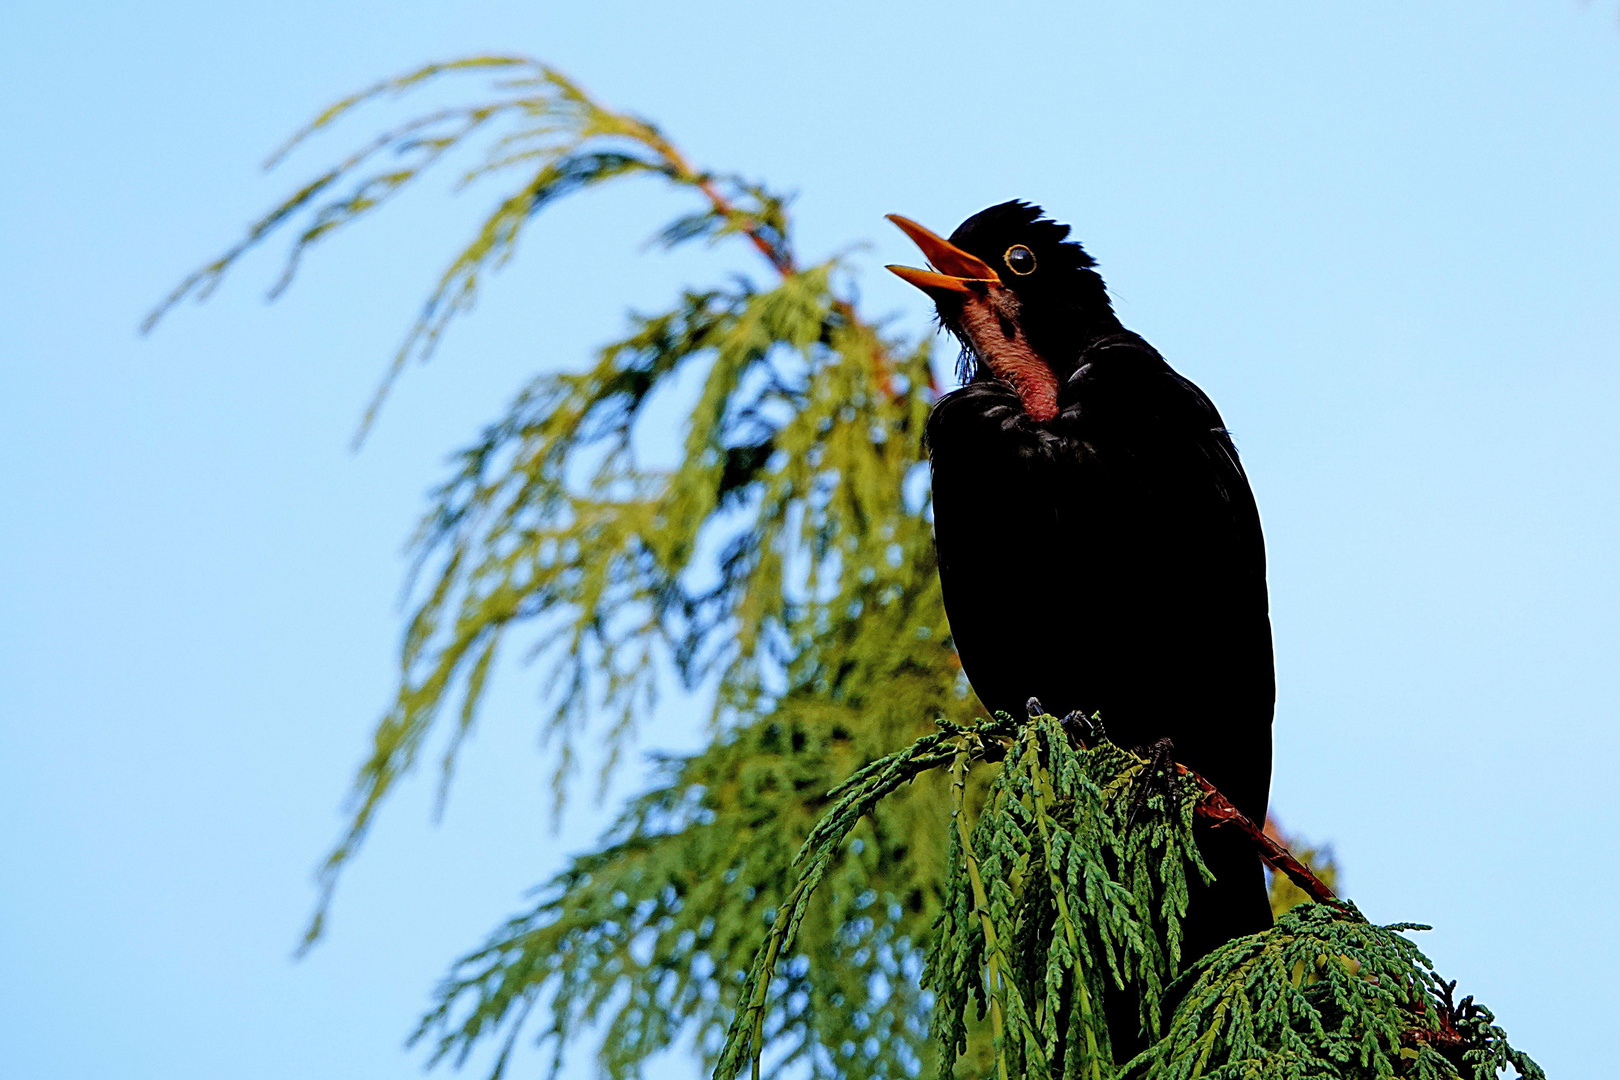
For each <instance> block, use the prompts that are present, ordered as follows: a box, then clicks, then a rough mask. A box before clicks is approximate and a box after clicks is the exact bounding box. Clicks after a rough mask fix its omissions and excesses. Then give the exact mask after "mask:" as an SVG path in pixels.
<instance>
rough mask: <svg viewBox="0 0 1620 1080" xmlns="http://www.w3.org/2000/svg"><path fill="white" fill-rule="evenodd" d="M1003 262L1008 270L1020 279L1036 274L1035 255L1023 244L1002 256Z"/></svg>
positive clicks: (1014, 246)
mask: <svg viewBox="0 0 1620 1080" xmlns="http://www.w3.org/2000/svg"><path fill="white" fill-rule="evenodd" d="M1001 261H1002V262H1004V263H1006V264H1007V269H1009V270H1011V271H1012V272H1013V273H1015V274H1017V275H1018V276H1019V277H1028V276H1029V275H1030V274H1033V273H1034V272H1035V253H1034V252H1033V251H1031V250H1029V248H1027V247H1025V246H1024V245H1023V244H1014V245H1013V246H1012V247H1010V248H1008V249H1007V250H1006V251H1005V252H1004V253H1003V254H1002V256H1001Z"/></svg>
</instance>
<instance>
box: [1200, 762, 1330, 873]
mask: <svg viewBox="0 0 1620 1080" xmlns="http://www.w3.org/2000/svg"><path fill="white" fill-rule="evenodd" d="M1176 769H1177V770H1178V771H1179V772H1180V773H1181V775H1182V776H1185V777H1187V778H1189V779H1191V780H1192V782H1193V783H1195V784H1197V785H1198V791H1199V798H1198V807H1197V809H1196V810H1195V811H1194V812H1195V813H1196V814H1197V815H1198V816H1199V817H1201V818H1204V819H1205V820H1207V821H1211V822H1213V823H1214V824H1215V825H1216V826H1217V827H1218V826H1222V825H1232V826H1235V827H1236V828H1237V829H1238V831H1239V832H1241V833H1243V834H1244V835H1245V836H1247V837H1248V838H1249V839H1250V841H1252V842H1253V844H1254V846H1255V847H1256V848H1258V849H1259V850H1260V857H1261V858H1262V859H1264V860H1265V861H1266V864H1267V865H1268V866H1270V867H1271V868H1272V869H1273V870H1275V871H1277V872H1278V873H1279V874H1285V875H1287V877H1288V880H1290V881H1292V882H1293V883H1294V884H1295V885H1298V886H1299V887H1300V888H1301V889H1304V890H1305V892H1306V893H1307V894H1308V895H1309V896H1310V898H1311V899H1312V900H1315V901H1316V902H1317V903H1320V904H1337V903H1338V902H1339V898H1338V896H1336V895H1335V894H1334V892H1333V890H1332V889H1330V888H1328V887H1327V885H1326V884H1324V883H1323V881H1322V879H1321V878H1319V877H1317V876H1316V875H1315V874H1313V873H1311V871H1310V868H1309V867H1308V866H1306V865H1305V864H1304V863H1302V862H1300V861H1299V860H1298V859H1296V858H1294V856H1293V853H1292V852H1290V851H1289V850H1288V849H1287V848H1286V847H1284V846H1283V845H1282V844H1279V843H1278V842H1277V841H1276V840H1273V839H1272V838H1271V837H1269V836H1267V835H1266V832H1265V830H1264V829H1262V828H1261V827H1259V826H1258V825H1256V824H1255V823H1254V822H1253V821H1251V820H1250V819H1249V817H1248V815H1247V814H1245V813H1243V811H1241V810H1239V809H1238V808H1237V807H1236V806H1234V805H1232V800H1230V799H1228V798H1227V797H1226V796H1225V795H1222V794H1221V793H1220V791H1219V789H1217V788H1216V787H1215V785H1214V784H1212V783H1210V782H1209V781H1208V780H1205V779H1204V778H1203V777H1202V776H1199V775H1198V774H1197V773H1196V772H1194V771H1193V770H1191V769H1189V768H1187V766H1185V765H1181V764H1179V763H1178V764H1177V765H1176Z"/></svg>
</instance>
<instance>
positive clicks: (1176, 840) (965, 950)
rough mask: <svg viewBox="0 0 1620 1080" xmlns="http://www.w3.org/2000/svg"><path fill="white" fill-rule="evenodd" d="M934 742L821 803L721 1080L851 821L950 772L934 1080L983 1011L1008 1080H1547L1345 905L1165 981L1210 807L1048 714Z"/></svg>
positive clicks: (936, 953) (727, 1077)
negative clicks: (975, 809)
mask: <svg viewBox="0 0 1620 1080" xmlns="http://www.w3.org/2000/svg"><path fill="white" fill-rule="evenodd" d="M941 727H942V730H941V732H939V733H937V734H933V735H928V736H925V737H923V738H922V739H919V740H918V741H917V742H916V743H914V744H913V745H912V746H911V747H910V748H908V749H906V750H904V751H901V752H899V753H896V754H892V755H889V756H888V757H885V758H883V759H880V760H878V761H876V762H874V763H872V764H870V765H867V766H866V767H864V768H863V769H861V770H860V771H859V772H858V773H857V774H856V775H855V776H854V777H853V778H852V779H851V780H850V781H849V782H848V784H846V785H845V786H844V787H842V788H840V789H839V790H838V791H837V792H834V796H835V797H837V796H841V797H838V798H837V801H836V802H835V803H834V805H833V806H832V808H831V809H830V810H829V811H828V812H827V813H826V815H825V816H824V817H823V819H822V821H821V822H820V823H818V825H817V826H816V827H815V828H814V829H812V830H811V832H810V834H809V836H808V838H807V839H806V841H805V844H804V846H803V848H802V849H801V850H800V853H799V856H798V859H797V862H798V864H799V865H800V866H801V868H802V869H801V872H800V876H799V880H798V883H797V884H796V885H795V886H794V888H793V891H792V893H791V894H790V897H789V900H788V902H787V903H786V904H784V905H783V906H782V907H781V908H779V909H778V911H777V915H776V919H775V922H774V924H773V926H772V928H771V931H770V933H769V934H768V935H767V936H766V939H765V943H764V944H763V946H762V947H761V948H760V950H759V952H758V953H757V954H756V957H755V960H754V963H753V966H752V967H751V969H750V971H749V974H748V977H747V979H746V980H745V981H744V984H743V990H742V994H741V996H742V997H743V998H744V999H745V1000H746V1002H747V1004H746V1006H745V1007H743V1008H741V1009H739V1011H738V1012H737V1013H736V1015H735V1018H734V1019H733V1021H732V1023H731V1026H730V1029H729V1031H728V1032H727V1037H726V1044H725V1048H724V1050H723V1051H722V1053H721V1054H720V1057H719V1061H718V1064H717V1066H716V1069H715V1078H716V1080H734V1078H735V1077H736V1076H737V1075H738V1074H739V1073H740V1072H741V1070H742V1068H743V1067H744V1065H745V1064H746V1063H747V1062H748V1061H749V1060H750V1059H752V1060H753V1061H754V1069H755V1075H756V1076H757V1075H758V1069H759V1047H760V1045H761V1043H762V1041H763V1040H762V1039H761V1036H760V1032H761V1030H762V1021H763V1016H764V1014H765V1012H766V1011H767V1009H768V1008H769V1007H770V1002H771V998H770V995H769V989H770V986H771V980H772V975H773V973H774V972H775V970H776V969H777V966H778V963H779V960H780V958H781V956H782V955H783V954H784V952H785V951H786V950H787V949H789V948H791V946H792V945H793V942H794V939H795V932H796V929H797V926H798V923H799V920H800V919H801V918H802V917H803V913H804V912H805V911H806V910H808V909H809V907H810V903H811V894H812V893H813V892H814V890H815V888H816V886H817V885H818V884H819V882H820V880H821V876H822V874H823V872H824V868H825V867H826V866H827V865H828V864H829V863H830V862H831V861H832V860H833V859H834V858H835V857H836V856H837V853H838V849H839V846H840V845H841V843H842V842H843V840H844V838H845V837H846V836H847V835H848V833H849V832H850V830H851V828H852V827H853V825H854V823H855V821H856V820H858V818H859V816H860V815H861V814H863V813H870V812H872V811H873V810H875V809H876V808H877V807H878V806H879V805H880V803H881V799H882V798H883V796H884V795H885V794H887V793H888V792H890V791H892V790H894V789H895V788H897V787H898V786H899V785H900V784H901V783H905V782H909V781H911V780H914V779H915V778H916V777H917V776H919V775H920V774H921V773H922V772H923V771H925V770H926V769H929V768H934V769H938V768H941V767H943V765H944V762H945V760H946V759H947V758H949V760H950V763H951V764H950V775H951V779H952V790H953V798H952V804H951V808H950V817H949V822H948V828H949V830H950V840H949V848H948V858H949V860H950V865H949V869H948V871H947V876H946V878H945V887H944V895H943V896H942V898H941V904H940V913H939V916H938V918H937V921H936V925H935V932H934V934H933V935H932V936H931V938H930V941H929V945H928V950H927V951H928V960H927V968H926V972H925V975H924V985H926V986H928V987H929V988H930V989H932V991H933V992H934V995H935V1008H934V1016H933V1029H934V1032H933V1033H934V1036H935V1039H936V1041H937V1043H938V1057H939V1059H938V1069H937V1075H939V1076H940V1077H941V1078H949V1077H951V1076H953V1075H955V1066H956V1059H957V1057H958V1055H959V1053H960V1052H961V1050H962V1049H963V1048H964V1043H965V1038H966V1032H967V1029H966V1026H965V1023H964V1020H965V1015H964V1014H965V1012H966V1010H967V1007H968V1004H969V1002H970V1001H977V1002H978V1003H979V1006H980V1009H981V1011H983V1012H987V1013H988V1014H989V1018H990V1024H991V1030H992V1034H993V1053H994V1067H995V1072H996V1075H997V1076H998V1077H999V1078H1001V1080H1010V1078H1012V1077H1036V1078H1045V1080H1059V1078H1065V1077H1067V1078H1081V1077H1085V1078H1090V1080H1108V1078H1113V1077H1119V1076H1130V1077H1135V1078H1141V1080H1200V1078H1203V1077H1209V1078H1212V1080H1237V1078H1240V1077H1243V1078H1247V1077H1263V1078H1268V1080H1269V1078H1276V1080H1305V1078H1307V1077H1324V1078H1325V1077H1332V1078H1343V1080H1362V1078H1367V1080H1372V1078H1385V1077H1396V1076H1410V1077H1414V1078H1418V1080H1450V1078H1453V1077H1461V1078H1464V1080H1494V1078H1495V1076H1496V1075H1497V1072H1498V1071H1499V1070H1501V1069H1505V1068H1508V1067H1512V1068H1513V1069H1515V1070H1517V1072H1518V1074H1519V1075H1520V1077H1522V1078H1523V1080H1542V1074H1541V1071H1540V1069H1539V1068H1538V1067H1537V1066H1536V1064H1535V1063H1534V1062H1533V1061H1531V1060H1530V1059H1529V1058H1528V1057H1527V1056H1526V1055H1524V1054H1523V1053H1522V1052H1520V1051H1518V1050H1516V1049H1514V1048H1513V1047H1512V1046H1511V1045H1510V1044H1509V1043H1508V1042H1507V1038H1506V1036H1505V1034H1504V1033H1503V1032H1502V1030H1501V1028H1499V1027H1497V1026H1495V1024H1494V1023H1493V1020H1494V1018H1493V1017H1492V1016H1491V1014H1490V1012H1489V1011H1488V1010H1486V1009H1484V1008H1483V1007H1482V1006H1478V1005H1476V1004H1474V1003H1473V1001H1472V999H1465V1000H1464V1002H1463V1003H1461V1004H1460V1005H1457V1004H1454V1003H1453V1001H1452V993H1453V991H1454V988H1455V984H1447V983H1445V982H1442V981H1441V980H1440V979H1439V977H1438V976H1437V975H1435V974H1434V972H1433V970H1432V966H1431V965H1430V963H1429V961H1428V960H1427V958H1425V957H1424V956H1423V954H1422V953H1421V952H1420V951H1418V949H1417V947H1416V946H1415V945H1414V944H1412V942H1410V941H1409V940H1407V939H1406V938H1404V937H1402V936H1401V933H1400V932H1401V931H1403V930H1410V929H1421V927H1414V926H1410V925H1398V926H1390V927H1376V926H1373V925H1371V924H1370V923H1368V922H1367V921H1366V920H1365V919H1364V918H1363V917H1362V916H1361V914H1360V912H1358V911H1357V910H1356V909H1355V908H1354V906H1353V905H1350V904H1342V903H1338V902H1333V903H1305V904H1301V905H1298V906H1296V907H1295V908H1293V909H1292V910H1290V911H1289V912H1288V913H1287V914H1286V915H1285V916H1284V917H1283V918H1282V919H1281V920H1279V922H1278V923H1277V925H1276V926H1275V927H1273V928H1272V929H1270V930H1268V931H1265V932H1263V933H1259V934H1252V935H1249V936H1248V937H1244V938H1239V939H1237V940H1235V941H1233V942H1230V943H1228V944H1227V945H1226V946H1224V947H1222V948H1221V949H1218V950H1216V951H1215V952H1214V953H1212V954H1210V955H1209V956H1207V957H1205V958H1204V959H1202V960H1200V961H1199V962H1198V964H1197V965H1195V966H1194V968H1193V969H1192V970H1191V971H1189V972H1186V973H1179V972H1178V967H1179V945H1178V942H1179V935H1180V922H1181V919H1182V917H1183V915H1184V914H1185V912H1186V904H1187V875H1188V874H1200V875H1207V873H1208V871H1207V870H1206V869H1204V867H1203V864H1202V862H1201V860H1200V858H1199V855H1198V850H1197V845H1196V841H1195V839H1194V834H1193V831H1192V823H1193V817H1194V814H1195V812H1197V810H1198V808H1199V804H1200V802H1201V801H1207V800H1209V799H1210V798H1212V797H1215V796H1214V794H1213V792H1212V789H1208V788H1207V786H1205V785H1202V784H1177V783H1174V782H1170V783H1166V782H1165V781H1166V780H1172V781H1173V776H1174V774H1175V772H1176V771H1177V770H1174V769H1170V770H1165V771H1166V772H1168V773H1169V774H1170V775H1163V776H1156V775H1154V774H1155V772H1156V771H1160V770H1161V766H1158V765H1156V764H1155V763H1154V762H1152V761H1150V760H1148V759H1146V758H1143V757H1140V756H1138V755H1136V754H1134V753H1130V752H1126V751H1123V750H1121V749H1120V748H1118V747H1115V746H1113V745H1112V744H1110V743H1108V742H1107V741H1106V740H1102V741H1099V742H1098V743H1097V744H1096V745H1095V746H1092V747H1089V748H1088V747H1085V746H1083V745H1081V744H1080V743H1079V742H1077V741H1076V739H1075V737H1074V734H1073V733H1072V732H1071V731H1069V730H1067V729H1066V727H1065V725H1063V724H1061V723H1059V722H1058V721H1057V720H1056V719H1055V718H1053V717H1051V716H1045V715H1038V716H1033V717H1031V718H1030V720H1029V722H1028V723H1027V724H1022V725H1014V724H1012V723H1011V722H1010V721H1008V720H1006V719H1005V718H1003V719H999V720H996V721H993V722H989V723H981V724H978V725H973V726H965V727H964V726H960V725H956V724H950V723H945V724H942V725H941ZM987 758H998V759H1001V761H1002V764H1001V766H1000V768H999V771H998V772H997V774H996V776H995V777H994V779H993V780H992V781H991V782H990V785H989V789H988V793H987V794H986V797H985V802H984V805H983V808H982V811H981V812H980V814H979V818H978V822H977V824H976V825H974V826H973V828H972V829H971V831H969V829H968V827H967V825H966V823H965V818H964V811H965V807H964V801H963V794H962V793H963V791H964V789H965V779H966V775H967V772H968V769H969V765H970V763H971V762H972V761H973V760H975V759H978V760H984V759H987ZM936 816H941V817H943V814H939V813H937V812H936ZM1256 834H1258V829H1257V828H1256ZM1120 999H1123V1000H1124V1001H1126V1002H1127V1004H1132V1003H1134V1005H1135V1006H1136V1007H1137V1009H1138V1010H1139V1014H1140V1018H1141V1022H1142V1027H1143V1030H1144V1031H1145V1032H1146V1033H1147V1034H1148V1035H1149V1036H1150V1037H1153V1038H1154V1040H1155V1041H1154V1042H1153V1043H1152V1045H1151V1046H1150V1047H1149V1048H1148V1049H1147V1050H1145V1051H1143V1052H1142V1053H1141V1054H1139V1055H1137V1056H1136V1057H1135V1058H1133V1059H1132V1060H1131V1061H1128V1062H1122V1061H1118V1060H1116V1058H1115V1057H1114V1054H1113V1051H1112V1048H1111V1047H1110V1045H1109V1029H1108V1025H1107V1023H1106V1022H1105V1019H1104V1011H1103V1010H1104V1008H1105V1004H1106V1003H1108V1002H1111V1001H1116V1000H1120ZM1172 1008H1173V1009H1174V1013H1173V1015H1172V1016H1171V1017H1170V1018H1169V1021H1168V1024H1165V1023H1164V1019H1165V1015H1164V1014H1165V1013H1166V1012H1167V1011H1169V1010H1170V1009H1172ZM1161 1033H1162V1034H1161Z"/></svg>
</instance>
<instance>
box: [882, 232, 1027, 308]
mask: <svg viewBox="0 0 1620 1080" xmlns="http://www.w3.org/2000/svg"><path fill="white" fill-rule="evenodd" d="M888 218H889V220H890V221H892V222H894V223H895V224H896V225H898V226H900V231H901V232H903V233H905V234H906V235H907V236H909V237H911V239H912V241H913V242H914V243H916V245H917V246H918V247H920V248H922V253H923V254H924V255H925V256H927V257H928V261H929V262H930V263H932V264H933V266H934V269H933V270H918V269H916V268H915V267H911V266H890V267H889V268H888V269H889V270H891V271H893V272H894V273H895V274H896V275H898V276H899V277H900V278H901V280H903V281H909V282H910V283H911V284H913V285H915V286H917V288H919V289H921V290H923V291H924V292H926V293H928V294H929V295H930V296H932V297H934V298H935V299H936V300H939V299H944V298H945V297H946V296H949V295H951V294H953V293H972V292H974V291H976V289H975V287H976V286H977V287H978V288H981V289H982V288H983V287H984V286H985V285H990V284H996V285H999V284H1000V283H1001V279H1000V278H999V277H997V276H996V272H995V271H994V270H992V269H991V268H990V264H989V263H987V262H985V261H984V260H983V259H981V258H979V257H978V256H977V255H969V254H968V253H967V252H965V251H963V250H962V249H961V248H959V247H957V246H956V245H955V244H953V243H951V242H950V241H949V240H946V239H945V238H944V237H942V236H937V235H935V234H934V233H931V232H929V231H928V230H927V229H925V228H923V227H922V226H921V225H919V224H917V223H916V222H915V221H912V220H911V219H910V218H904V217H901V216H900V215H899V214H890V215H888Z"/></svg>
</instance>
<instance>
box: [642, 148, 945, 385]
mask: <svg viewBox="0 0 1620 1080" xmlns="http://www.w3.org/2000/svg"><path fill="white" fill-rule="evenodd" d="M664 153H665V154H666V155H667V156H668V158H669V161H670V164H671V165H673V166H674V168H675V171H676V172H677V173H678V174H679V175H681V176H683V177H686V178H689V179H690V181H691V183H692V184H693V185H695V186H696V187H697V189H698V190H699V191H701V192H702V193H703V196H704V198H706V199H708V200H709V205H710V206H712V207H713V208H714V212H715V213H716V214H718V215H720V216H721V217H723V218H727V219H732V218H735V217H738V216H740V215H738V213H737V208H736V207H735V206H733V205H732V204H731V200H730V199H728V198H726V196H725V194H724V193H723V192H721V190H720V189H719V188H717V187H715V186H714V181H712V180H710V179H709V178H708V177H707V176H705V175H703V174H701V173H697V172H694V171H693V170H692V166H691V165H690V164H688V163H687V161H686V159H685V158H684V157H682V156H681V155H680V152H679V151H677V150H676V149H675V148H674V147H673V146H668V145H667V144H666V145H665V146H664ZM742 231H743V234H744V235H745V236H747V237H748V239H749V241H750V242H751V243H752V244H753V245H754V247H755V249H757V250H758V251H759V253H760V254H761V255H763V256H765V261H766V262H769V263H770V264H771V268H772V269H774V270H775V271H776V272H777V274H779V275H780V276H782V277H783V278H787V277H791V276H792V275H794V274H797V273H798V272H799V268H798V266H797V265H796V264H795V263H794V261H793V256H792V254H791V253H789V252H787V251H784V250H783V249H782V248H780V247H778V246H777V245H776V244H773V243H772V242H771V241H770V240H768V239H766V238H765V237H764V236H762V235H760V232H759V229H758V228H756V227H755V226H754V225H753V224H751V223H748V222H746V220H745V222H744V224H743V226H742ZM832 307H833V311H834V312H836V313H837V314H838V315H839V316H840V317H842V318H843V319H844V320H845V321H846V322H848V323H849V324H850V325H851V326H858V325H860V320H859V319H857V318H856V317H855V308H854V306H853V305H852V304H850V303H849V301H847V300H834V301H833V303H832ZM872 368H873V370H872V381H873V382H875V383H876V384H877V387H878V389H879V390H881V391H882V392H883V393H884V394H885V395H887V396H888V397H889V398H891V399H892V398H894V397H895V392H894V378H893V371H892V365H891V364H890V363H889V354H888V350H887V349H885V348H884V347H883V344H882V342H880V341H874V348H873V350H872ZM930 381H931V383H933V384H934V392H935V393H936V394H937V393H938V392H939V386H938V385H937V381H935V380H933V378H932V376H930Z"/></svg>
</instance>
